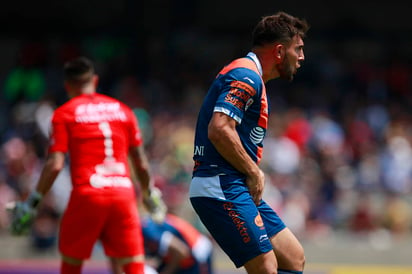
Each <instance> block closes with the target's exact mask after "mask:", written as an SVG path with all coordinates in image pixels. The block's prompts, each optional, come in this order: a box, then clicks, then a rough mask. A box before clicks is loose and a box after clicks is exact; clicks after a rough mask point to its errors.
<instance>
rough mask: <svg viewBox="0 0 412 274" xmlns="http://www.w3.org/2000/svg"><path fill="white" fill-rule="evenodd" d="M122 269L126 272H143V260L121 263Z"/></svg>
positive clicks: (141, 273)
mask: <svg viewBox="0 0 412 274" xmlns="http://www.w3.org/2000/svg"><path fill="white" fill-rule="evenodd" d="M123 271H124V273H126V274H144V263H143V262H131V263H128V264H125V265H123Z"/></svg>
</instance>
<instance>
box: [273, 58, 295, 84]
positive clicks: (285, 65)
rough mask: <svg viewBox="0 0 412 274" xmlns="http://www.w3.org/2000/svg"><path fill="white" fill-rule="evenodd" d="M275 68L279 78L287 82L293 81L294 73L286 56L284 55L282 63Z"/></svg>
mask: <svg viewBox="0 0 412 274" xmlns="http://www.w3.org/2000/svg"><path fill="white" fill-rule="evenodd" d="M277 68H278V71H279V77H280V78H282V79H285V80H288V81H289V82H291V81H292V80H293V75H294V71H293V67H292V65H290V64H289V58H288V56H287V55H285V58H284V59H283V61H282V63H280V64H277Z"/></svg>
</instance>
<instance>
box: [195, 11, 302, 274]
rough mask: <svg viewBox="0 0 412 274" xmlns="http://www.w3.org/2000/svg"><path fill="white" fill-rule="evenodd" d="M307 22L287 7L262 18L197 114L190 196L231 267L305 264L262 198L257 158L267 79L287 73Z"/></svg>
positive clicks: (253, 270) (264, 273)
mask: <svg viewBox="0 0 412 274" xmlns="http://www.w3.org/2000/svg"><path fill="white" fill-rule="evenodd" d="M308 28H309V26H308V24H307V22H306V21H305V20H304V19H299V18H297V17H294V16H291V15H289V14H287V13H285V12H278V13H276V14H274V15H270V16H265V17H263V18H262V19H261V20H260V21H259V22H258V24H257V25H256V26H255V28H254V31H253V44H252V50H251V52H249V53H248V54H247V56H245V57H242V58H239V59H236V60H234V61H232V62H231V63H230V64H228V65H227V66H225V67H224V68H223V69H222V70H221V71H220V72H219V73H218V75H217V77H216V78H215V80H214V81H213V83H212V85H211V87H210V89H209V91H208V93H207V95H206V97H205V99H204V102H203V104H202V107H201V109H200V112H199V116H198V120H197V125H196V133H195V144H194V145H195V147H194V156H193V159H194V161H195V166H194V170H193V177H192V182H191V185H190V191H189V193H190V201H191V203H192V206H193V208H194V209H195V211H196V212H197V214H198V215H199V217H200V219H201V221H202V222H203V224H204V225H205V226H206V228H207V229H208V230H209V232H210V233H211V235H212V236H213V238H214V239H215V240H216V242H217V243H218V244H219V245H220V247H221V248H222V249H223V250H224V251H225V253H226V254H227V255H228V256H229V257H230V259H231V260H232V261H233V263H234V264H235V266H236V267H238V268H239V267H242V266H244V267H245V269H246V271H247V272H248V273H250V274H269V273H270V274H273V273H278V274H285V273H295V274H297V273H302V271H303V267H304V261H305V258H304V250H303V247H302V246H301V244H300V243H299V241H298V240H297V238H296V237H295V236H294V234H293V233H292V232H291V231H290V229H288V228H287V227H286V226H285V224H284V223H283V221H282V220H281V219H280V217H279V216H278V215H277V214H276V213H275V212H274V210H273V209H272V208H270V207H269V206H268V204H266V203H265V202H264V201H263V200H262V192H263V188H264V173H263V171H262V170H261V169H260V168H259V166H258V164H259V161H260V159H261V156H262V150H263V139H264V137H265V134H266V129H267V125H268V116H269V102H268V97H267V95H266V89H265V83H266V82H268V81H269V80H271V79H274V78H283V79H286V80H289V81H291V80H292V79H293V77H294V74H295V73H296V71H297V69H298V68H299V67H300V66H301V62H302V61H303V60H304V53H303V46H304V42H303V38H304V37H305V34H306V32H307V30H308Z"/></svg>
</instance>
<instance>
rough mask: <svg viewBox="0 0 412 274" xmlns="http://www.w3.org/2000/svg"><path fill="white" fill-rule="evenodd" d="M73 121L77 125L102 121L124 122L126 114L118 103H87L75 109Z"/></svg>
mask: <svg viewBox="0 0 412 274" xmlns="http://www.w3.org/2000/svg"><path fill="white" fill-rule="evenodd" d="M74 114H75V119H76V122H78V123H97V122H103V121H126V120H127V117H126V114H125V113H124V112H123V110H122V109H121V106H120V104H119V103H118V102H115V103H98V104H93V103H88V104H81V105H78V106H77V107H76V110H75V113H74Z"/></svg>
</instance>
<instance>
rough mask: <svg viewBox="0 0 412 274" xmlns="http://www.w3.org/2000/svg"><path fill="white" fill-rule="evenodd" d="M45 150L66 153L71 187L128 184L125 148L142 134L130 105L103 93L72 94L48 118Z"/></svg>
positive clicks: (128, 185) (124, 185) (137, 143)
mask: <svg viewBox="0 0 412 274" xmlns="http://www.w3.org/2000/svg"><path fill="white" fill-rule="evenodd" d="M50 141H51V144H50V147H49V152H50V153H51V152H63V153H67V152H68V153H69V155H70V167H71V176H72V183H73V187H74V188H77V187H79V186H89V187H94V188H101V187H107V186H109V187H113V186H114V187H131V185H132V183H131V180H130V178H129V177H130V176H129V175H130V170H129V166H128V158H127V155H128V150H129V148H130V147H132V146H140V145H141V144H142V137H141V134H140V130H139V127H138V123H137V119H136V117H135V115H134V114H133V112H132V111H131V109H130V108H129V107H127V106H126V105H125V104H123V103H121V102H120V101H118V100H116V99H114V98H111V97H108V96H106V95H103V94H99V93H93V94H84V95H80V96H76V97H74V98H72V99H71V100H69V101H68V102H66V103H65V104H63V105H62V106H60V107H59V108H57V109H56V110H55V112H54V114H53V118H52V130H51V140H50Z"/></svg>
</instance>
